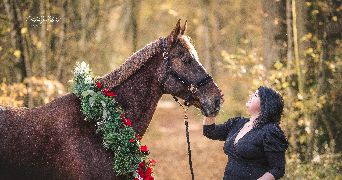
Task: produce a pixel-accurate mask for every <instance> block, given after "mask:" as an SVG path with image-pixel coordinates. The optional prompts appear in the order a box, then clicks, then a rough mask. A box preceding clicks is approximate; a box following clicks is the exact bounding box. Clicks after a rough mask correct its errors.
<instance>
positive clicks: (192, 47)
mask: <svg viewBox="0 0 342 180" xmlns="http://www.w3.org/2000/svg"><path fill="white" fill-rule="evenodd" d="M184 40H185V41H186V43H187V44H188V45H189V47H190V49H189V52H190V54H191V56H192V57H193V58H194V59H195V60H196V61H197V63H198V64H199V65H200V66H202V64H201V63H200V62H199V60H198V55H197V51H196V49H195V47H194V46H193V45H192V44H191V43H190V39H189V38H188V37H187V36H185V37H184ZM202 67H203V66H202Z"/></svg>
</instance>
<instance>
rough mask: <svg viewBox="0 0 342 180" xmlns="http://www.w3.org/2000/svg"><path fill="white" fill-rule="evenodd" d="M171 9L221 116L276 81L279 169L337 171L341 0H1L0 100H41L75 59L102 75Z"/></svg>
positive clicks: (170, 23) (169, 22) (57, 88)
mask: <svg viewBox="0 0 342 180" xmlns="http://www.w3.org/2000/svg"><path fill="white" fill-rule="evenodd" d="M178 19H182V21H183V22H184V21H185V20H187V21H188V30H187V35H188V36H190V37H191V38H192V43H193V44H194V46H195V48H196V50H197V52H198V55H199V59H200V62H201V63H202V64H203V66H204V67H205V68H206V69H207V71H208V73H210V74H211V75H212V76H213V77H214V79H215V82H216V83H217V84H218V86H219V87H220V88H221V89H222V90H223V93H224V94H225V99H226V102H225V103H224V104H223V108H222V109H223V110H222V112H221V114H220V115H219V116H218V117H217V121H218V123H223V122H224V121H226V120H227V119H228V118H230V117H236V116H245V117H248V114H247V113H246V108H245V103H246V102H247V101H248V95H249V94H250V93H252V92H253V91H255V90H256V89H257V88H258V86H260V85H266V86H269V87H272V88H274V89H277V90H278V91H279V92H281V94H283V96H284V100H285V106H286V107H285V111H284V116H283V118H282V122H281V127H282V129H283V131H284V132H285V134H286V136H287V137H288V139H289V142H290V146H289V148H288V151H287V152H286V158H287V166H286V168H287V169H286V175H285V177H284V179H307V178H308V179H342V172H341V168H342V160H341V159H342V158H341V153H342V118H341V117H342V111H341V109H342V100H341V99H342V62H341V58H342V32H341V29H342V2H341V1H340V0H307V1H304V0H299V1H295V0H217V1H210V0H196V1H195V0H189V1H184V0H183V1H180V0H164V1H161V0H143V1H139V0H113V1H105V0H91V1H81V0H58V1H57V0H39V1H33V0H1V1H0V82H1V84H0V88H1V89H0V104H2V105H12V106H26V107H37V106H41V105H44V104H46V103H48V102H50V101H52V100H53V99H55V98H58V97H60V96H62V95H64V94H66V93H68V88H70V86H71V83H68V80H70V79H72V72H71V71H72V70H73V69H74V66H75V64H76V62H82V61H85V62H86V63H87V64H90V68H91V69H92V70H93V72H94V75H95V76H103V75H105V74H107V73H109V72H110V71H112V70H114V69H115V68H117V67H118V66H119V65H120V64H121V63H123V62H124V61H125V60H126V59H127V58H128V57H129V56H131V55H132V54H133V53H134V52H135V51H137V50H139V49H141V48H143V47H144V46H145V45H146V44H149V43H150V42H152V41H155V40H156V39H158V38H159V37H165V36H167V35H168V34H169V33H170V31H171V29H172V28H173V27H174V25H175V24H176V22H177V20H178ZM169 100H170V97H168V96H165V97H164V98H163V99H162V101H164V102H168V101H169ZM164 104H165V103H164ZM157 111H158V109H157ZM160 111H161V110H160ZM171 111H173V110H172V109H168V110H167V111H165V114H164V116H168V114H167V113H168V112H171ZM191 112H192V114H193V115H194V116H193V118H194V119H195V120H196V121H197V122H199V123H201V120H202V118H203V117H202V116H201V115H200V112H199V111H197V110H194V109H193V110H192V111H191ZM152 123H153V121H152ZM152 130H153V128H150V129H149V131H152ZM147 135H148V134H147ZM145 138H148V136H146V137H145ZM154 141H157V142H156V144H158V143H162V142H158V139H157V138H156V139H155V140H154ZM222 145H223V144H219V145H218V146H217V147H215V148H216V149H219V150H221V151H222V149H221V148H222ZM208 146H210V145H209V144H208ZM206 153H207V154H209V153H210V152H206ZM206 153H204V154H202V155H203V156H202V157H203V158H205V157H204V156H206ZM221 153H223V152H221ZM169 156H171V157H174V156H176V154H170V155H169ZM184 159H186V157H184ZM159 161H160V162H162V161H163V160H162V159H160V160H159ZM221 161H226V159H224V160H221ZM176 167H177V166H176ZM169 168H170V167H169ZM208 168H209V171H210V168H212V169H213V171H212V172H215V171H214V169H215V168H216V167H215V166H210V167H208ZM223 168H224V167H223ZM156 169H158V160H157V166H156ZM173 171H183V170H182V169H181V168H180V169H177V168H173ZM160 174H162V173H160ZM156 176H157V179H163V178H168V177H161V176H158V170H156ZM222 176H223V171H222V172H218V174H217V175H216V176H214V177H217V179H220V178H222ZM181 179H182V178H181ZM204 179H205V178H204Z"/></svg>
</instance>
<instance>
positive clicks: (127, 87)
mask: <svg viewBox="0 0 342 180" xmlns="http://www.w3.org/2000/svg"><path fill="white" fill-rule="evenodd" d="M158 57H162V55H161V52H160V53H157V54H155V55H154V56H152V57H151V58H150V59H149V60H148V61H147V62H146V63H145V64H144V65H143V66H142V67H141V68H140V69H139V70H137V71H136V72H135V73H134V74H133V75H131V76H130V77H128V78H127V79H126V80H125V81H123V82H121V83H120V84H118V85H116V86H111V87H104V88H107V89H108V90H109V91H110V92H111V91H112V92H114V94H116V95H117V96H116V97H115V100H116V101H117V102H118V103H119V104H120V105H121V107H122V108H123V109H124V110H125V111H126V112H127V113H126V118H128V119H130V120H131V122H132V127H133V129H134V130H135V132H137V134H138V135H139V136H143V135H144V134H145V132H146V130H147V128H148V126H149V124H150V122H151V119H152V116H153V114H154V112H155V110H156V107H157V104H158V101H159V100H160V98H161V97H162V90H161V88H160V79H161V76H162V72H163V70H164V68H162V67H161V66H162V65H163V63H162V59H160V60H159V59H158ZM112 74H113V73H112ZM111 79H114V77H110V76H108V75H107V76H104V77H103V78H102V79H101V80H100V81H101V84H102V82H106V81H108V80H111ZM104 84H109V83H104Z"/></svg>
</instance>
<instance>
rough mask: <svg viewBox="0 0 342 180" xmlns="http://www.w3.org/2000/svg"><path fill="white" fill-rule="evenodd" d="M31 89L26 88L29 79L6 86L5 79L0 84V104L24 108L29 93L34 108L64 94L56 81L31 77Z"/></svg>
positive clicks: (61, 86)
mask: <svg viewBox="0 0 342 180" xmlns="http://www.w3.org/2000/svg"><path fill="white" fill-rule="evenodd" d="M30 80H31V82H32V88H28V87H27V86H26V84H28V81H29V79H27V78H26V79H24V82H23V83H13V84H6V78H3V79H2V83H1V84H0V104H1V105H10V106H15V107H18V106H25V104H24V102H25V101H26V100H27V97H28V94H29V93H31V94H32V96H33V100H34V105H35V106H41V105H44V104H47V103H49V102H50V101H52V100H54V99H56V98H58V97H60V96H62V95H64V94H65V90H64V86H63V85H62V84H61V83H59V82H58V81H57V80H49V79H47V78H45V77H42V78H36V77H32V78H31V79H30Z"/></svg>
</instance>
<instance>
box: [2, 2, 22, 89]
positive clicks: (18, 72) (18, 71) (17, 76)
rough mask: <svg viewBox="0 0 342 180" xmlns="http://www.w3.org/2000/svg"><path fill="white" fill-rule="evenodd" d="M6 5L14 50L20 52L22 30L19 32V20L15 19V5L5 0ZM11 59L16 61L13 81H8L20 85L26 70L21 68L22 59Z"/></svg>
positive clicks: (14, 57)
mask: <svg viewBox="0 0 342 180" xmlns="http://www.w3.org/2000/svg"><path fill="white" fill-rule="evenodd" d="M4 5H5V11H6V15H7V18H8V22H9V28H10V35H11V44H12V48H13V52H15V51H17V50H19V40H18V34H19V33H18V32H20V29H19V31H18V27H17V25H16V24H17V20H16V18H15V9H14V4H13V2H12V1H11V0H4ZM10 59H13V61H14V63H13V64H14V68H13V73H14V75H12V77H14V78H13V79H8V82H16V83H20V82H22V80H23V77H24V75H23V71H24V69H23V68H22V66H21V62H22V61H21V59H20V57H18V56H16V55H14V56H11V57H10Z"/></svg>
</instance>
